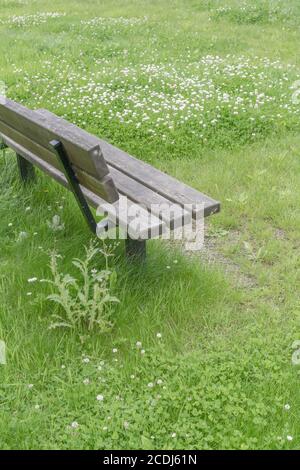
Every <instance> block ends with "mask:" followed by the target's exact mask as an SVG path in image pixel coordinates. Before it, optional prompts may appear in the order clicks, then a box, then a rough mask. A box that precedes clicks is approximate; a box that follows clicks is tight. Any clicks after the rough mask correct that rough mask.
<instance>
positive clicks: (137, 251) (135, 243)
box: [125, 238, 146, 261]
mask: <svg viewBox="0 0 300 470" xmlns="http://www.w3.org/2000/svg"><path fill="white" fill-rule="evenodd" d="M125 253H126V256H127V258H128V259H132V260H137V261H145V259H146V240H133V239H132V238H127V239H126V240H125Z"/></svg>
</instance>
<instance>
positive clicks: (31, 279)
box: [27, 277, 38, 283]
mask: <svg viewBox="0 0 300 470" xmlns="http://www.w3.org/2000/svg"><path fill="white" fill-rule="evenodd" d="M37 280H38V279H37V277H31V278H29V279H27V282H29V283H32V282H36V281H37Z"/></svg>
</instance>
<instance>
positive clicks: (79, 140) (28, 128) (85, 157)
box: [0, 99, 118, 202]
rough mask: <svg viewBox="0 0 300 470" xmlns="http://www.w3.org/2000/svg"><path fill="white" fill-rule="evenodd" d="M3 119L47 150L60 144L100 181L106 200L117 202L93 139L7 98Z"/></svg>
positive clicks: (2, 106)
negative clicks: (52, 145)
mask: <svg viewBox="0 0 300 470" xmlns="http://www.w3.org/2000/svg"><path fill="white" fill-rule="evenodd" d="M0 120H1V121H2V122H3V124H6V125H8V126H9V127H10V128H12V129H14V130H16V131H18V132H19V133H20V134H22V135H24V136H26V137H27V138H28V139H30V140H32V141H34V142H36V143H37V144H39V145H40V146H41V147H44V148H45V149H47V150H49V142H50V141H51V140H59V141H61V142H62V144H63V145H64V148H65V150H66V152H67V154H68V157H69V159H70V161H71V163H72V164H74V165H76V166H77V167H78V168H81V169H82V170H83V171H85V172H86V173H88V174H90V175H91V176H93V177H95V178H96V179H98V180H99V181H100V183H101V184H102V185H103V192H104V194H105V199H107V200H108V201H110V202H113V201H116V200H117V199H118V192H117V190H116V188H115V186H114V183H113V180H112V179H111V178H110V177H109V169H108V167H107V164H106V162H105V160H104V158H103V155H102V152H101V148H100V146H99V142H98V143H95V139H94V137H93V136H90V135H89V134H88V133H87V132H85V131H82V130H81V129H80V128H78V127H76V126H72V128H71V127H67V126H63V125H61V124H62V123H61V122H60V121H59V120H54V119H53V118H52V116H51V117H50V116H45V115H44V116H43V115H41V114H38V113H36V112H35V111H32V110H30V109H27V108H25V107H24V106H22V105H20V104H18V103H15V102H13V101H11V100H8V99H6V100H3V102H2V101H0Z"/></svg>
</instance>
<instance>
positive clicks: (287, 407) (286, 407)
mask: <svg viewBox="0 0 300 470" xmlns="http://www.w3.org/2000/svg"><path fill="white" fill-rule="evenodd" d="M290 408H291V407H290V405H289V404H288V403H287V404H286V405H284V409H285V410H287V411H288V410H289V409H290Z"/></svg>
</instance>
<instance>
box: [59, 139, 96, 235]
mask: <svg viewBox="0 0 300 470" xmlns="http://www.w3.org/2000/svg"><path fill="white" fill-rule="evenodd" d="M50 145H51V147H52V148H53V150H54V151H55V153H56V155H57V157H58V158H59V160H60V162H61V164H62V166H63V169H64V173H65V176H66V178H67V180H68V183H69V185H70V188H71V190H72V192H73V194H74V196H75V199H76V201H77V204H78V206H79V209H80V210H81V212H82V215H83V217H84V218H85V220H86V222H87V224H88V226H89V227H90V229H91V231H92V232H93V233H94V234H96V232H97V223H96V221H95V218H94V216H93V213H92V211H91V209H90V208H89V205H88V203H87V201H86V199H85V196H84V194H83V192H82V190H81V188H80V184H79V181H78V179H77V176H76V174H75V172H74V170H73V168H72V165H71V163H70V162H69V158H68V155H67V153H66V152H65V149H64V147H63V144H62V143H61V142H60V141H58V140H52V141H51V142H50Z"/></svg>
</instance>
